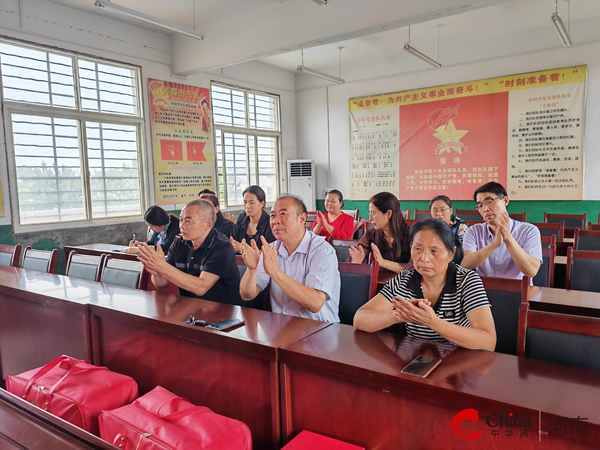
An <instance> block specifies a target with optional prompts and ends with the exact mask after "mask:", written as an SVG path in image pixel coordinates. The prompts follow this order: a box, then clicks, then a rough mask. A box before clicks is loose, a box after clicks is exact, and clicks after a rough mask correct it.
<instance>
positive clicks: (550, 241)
mask: <svg viewBox="0 0 600 450" xmlns="http://www.w3.org/2000/svg"><path fill="white" fill-rule="evenodd" d="M540 239H541V241H542V248H544V247H550V246H551V245H554V246H556V242H557V241H558V239H556V235H555V234H553V235H551V236H540Z"/></svg>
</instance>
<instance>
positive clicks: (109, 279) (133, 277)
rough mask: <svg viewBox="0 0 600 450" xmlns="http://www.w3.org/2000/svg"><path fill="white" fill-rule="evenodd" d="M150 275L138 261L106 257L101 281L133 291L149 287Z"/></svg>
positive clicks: (111, 256)
mask: <svg viewBox="0 0 600 450" xmlns="http://www.w3.org/2000/svg"><path fill="white" fill-rule="evenodd" d="M148 278H149V274H148V272H147V271H146V269H145V268H144V265H143V264H142V263H141V262H140V261H137V260H131V259H121V258H116V257H114V256H113V255H106V257H105V258H104V261H103V264H102V268H101V271H100V281H101V282H103V283H106V284H114V285H116V286H123V287H128V288H132V289H144V287H147V286H148Z"/></svg>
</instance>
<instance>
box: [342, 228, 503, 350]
mask: <svg viewBox="0 0 600 450" xmlns="http://www.w3.org/2000/svg"><path fill="white" fill-rule="evenodd" d="M410 240H411V257H412V261H413V264H414V268H413V269H411V270H405V271H403V272H402V273H401V274H400V275H398V276H396V277H395V278H392V279H391V280H390V281H388V282H387V284H386V285H385V286H384V288H383V289H382V290H381V292H380V293H379V294H377V295H376V296H375V297H373V298H372V299H371V300H369V302H367V303H366V304H365V305H363V306H362V307H361V308H360V309H359V310H358V311H357V312H356V315H355V316H354V326H355V327H356V328H358V329H359V330H363V331H368V332H375V331H379V330H383V329H384V328H387V327H389V326H391V325H394V324H396V323H404V324H405V327H406V333H407V334H408V335H409V336H413V337H419V338H424V339H430V340H433V341H439V342H447V343H451V344H454V345H458V346H460V347H465V348H470V349H483V350H489V351H493V350H494V348H495V347H496V328H495V326H494V319H493V317H492V312H491V307H490V303H489V301H488V299H487V294H486V291H485V288H484V287H483V283H482V281H481V278H480V277H479V275H477V273H475V272H474V271H471V270H467V269H465V268H464V267H462V266H459V265H457V264H455V263H454V262H453V259H454V256H455V251H456V246H455V242H456V240H455V237H454V234H453V232H452V231H451V230H450V228H449V227H448V226H447V224H446V223H444V222H443V221H441V220H438V219H427V220H425V221H423V222H417V223H415V224H414V225H413V226H412V227H411V230H410Z"/></svg>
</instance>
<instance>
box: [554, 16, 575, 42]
mask: <svg viewBox="0 0 600 450" xmlns="http://www.w3.org/2000/svg"><path fill="white" fill-rule="evenodd" d="M550 23H551V24H552V26H553V27H554V29H555V30H556V34H558V37H559V38H560V40H561V42H562V45H563V46H564V47H570V46H571V44H572V43H573V41H571V36H569V32H568V31H567V29H566V28H565V24H564V23H563V21H562V19H561V18H560V16H559V15H558V13H556V12H555V13H554V14H552V17H550Z"/></svg>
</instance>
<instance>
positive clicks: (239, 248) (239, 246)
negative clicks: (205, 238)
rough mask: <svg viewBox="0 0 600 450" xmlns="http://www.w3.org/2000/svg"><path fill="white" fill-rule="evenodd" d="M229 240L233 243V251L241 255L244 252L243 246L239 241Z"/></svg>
mask: <svg viewBox="0 0 600 450" xmlns="http://www.w3.org/2000/svg"><path fill="white" fill-rule="evenodd" d="M229 240H230V241H231V245H232V246H233V250H235V252H236V253H241V252H242V244H240V243H239V242H238V241H236V240H235V239H234V238H232V237H230V238H229Z"/></svg>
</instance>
